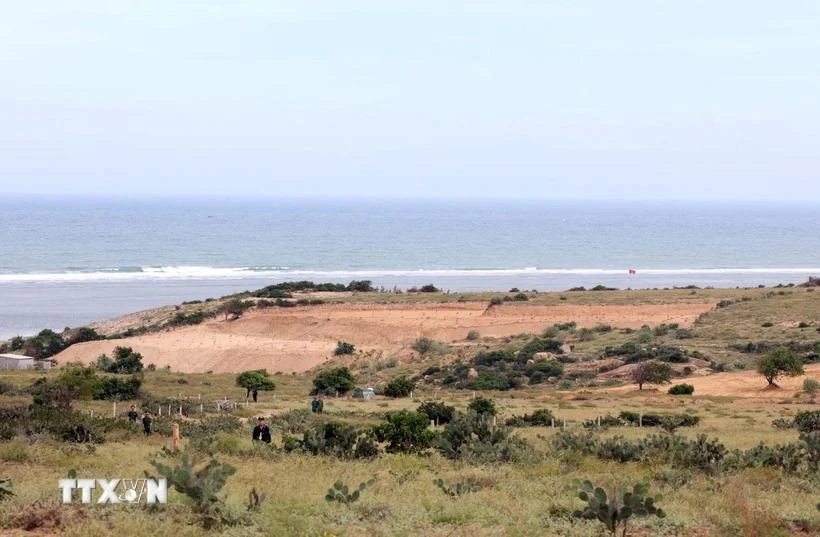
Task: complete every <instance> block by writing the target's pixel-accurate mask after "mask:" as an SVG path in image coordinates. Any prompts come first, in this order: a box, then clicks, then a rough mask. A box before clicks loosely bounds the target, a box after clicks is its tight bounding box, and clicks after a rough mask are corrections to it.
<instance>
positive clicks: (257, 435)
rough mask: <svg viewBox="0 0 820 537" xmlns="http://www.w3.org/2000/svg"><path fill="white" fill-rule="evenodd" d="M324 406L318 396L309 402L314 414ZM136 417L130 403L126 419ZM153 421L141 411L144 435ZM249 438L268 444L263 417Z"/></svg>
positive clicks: (135, 406)
mask: <svg viewBox="0 0 820 537" xmlns="http://www.w3.org/2000/svg"><path fill="white" fill-rule="evenodd" d="M324 406H325V403H324V401H322V399H321V398H319V397H314V398H313V401H311V402H310V410H311V412H313V413H314V414H322V413H323V412H324ZM137 419H139V412H137V405H131V410H129V411H128V421H129V422H131V423H137ZM153 421H154V418H153V416H152V415H151V413H150V412H148V411H147V410H146V411H144V412H143V413H142V429H143V432H144V433H145V435H146V436H148V435H150V434H151V424H152V423H153ZM251 439H252V440H253V441H256V442H264V443H266V444H270V442H271V436H270V428H269V427H268V424H267V423H265V418H263V417H259V418H258V419H257V420H256V427H254V428H253V433H252V434H251Z"/></svg>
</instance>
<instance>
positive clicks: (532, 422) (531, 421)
mask: <svg viewBox="0 0 820 537" xmlns="http://www.w3.org/2000/svg"><path fill="white" fill-rule="evenodd" d="M553 419H554V416H553V415H552V412H550V411H549V410H548V409H545V408H542V409H538V410H535V411H534V412H533V413H532V414H524V415H523V416H513V417H511V418H509V419H507V421H506V422H505V425H507V427H548V426H550V425H552V423H553Z"/></svg>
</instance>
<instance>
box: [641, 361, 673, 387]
mask: <svg viewBox="0 0 820 537" xmlns="http://www.w3.org/2000/svg"><path fill="white" fill-rule="evenodd" d="M671 378H672V366H670V365H669V364H664V363H660V362H643V363H641V364H639V365H638V367H636V368H635V370H634V371H633V372H632V380H633V382H635V384H637V385H638V389H639V390H643V385H644V384H666V383H667V382H669V381H670V379H671Z"/></svg>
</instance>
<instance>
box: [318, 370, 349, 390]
mask: <svg viewBox="0 0 820 537" xmlns="http://www.w3.org/2000/svg"><path fill="white" fill-rule="evenodd" d="M313 385H314V386H315V389H314V390H313V392H314V393H319V392H324V391H330V390H332V391H336V392H339V393H340V394H344V393H347V392H349V391H350V390H352V389H353V388H354V387H355V386H356V379H355V378H354V377H353V374H352V373H351V372H350V370H349V369H348V368H346V367H336V368H333V369H328V370H327V371H322V372H321V373H319V374H318V375H316V378H314V379H313Z"/></svg>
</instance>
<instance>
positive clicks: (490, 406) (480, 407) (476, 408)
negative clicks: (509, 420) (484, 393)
mask: <svg viewBox="0 0 820 537" xmlns="http://www.w3.org/2000/svg"><path fill="white" fill-rule="evenodd" d="M467 408H468V409H470V410H472V411H473V412H475V413H476V414H478V415H479V416H495V415H496V414H497V413H498V410H497V409H496V408H495V401H493V400H492V399H487V398H486V397H476V398H475V399H473V400H472V401H470V404H469V405H467Z"/></svg>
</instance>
